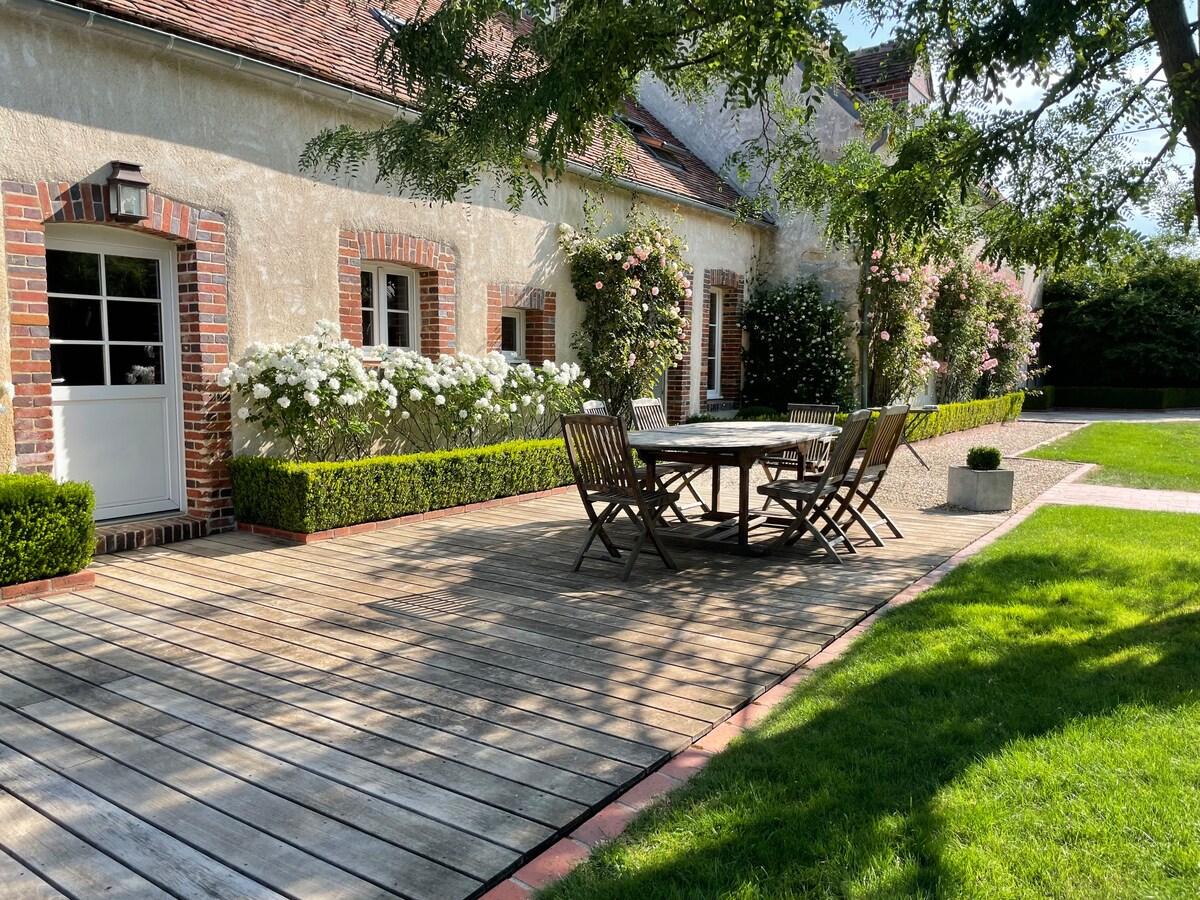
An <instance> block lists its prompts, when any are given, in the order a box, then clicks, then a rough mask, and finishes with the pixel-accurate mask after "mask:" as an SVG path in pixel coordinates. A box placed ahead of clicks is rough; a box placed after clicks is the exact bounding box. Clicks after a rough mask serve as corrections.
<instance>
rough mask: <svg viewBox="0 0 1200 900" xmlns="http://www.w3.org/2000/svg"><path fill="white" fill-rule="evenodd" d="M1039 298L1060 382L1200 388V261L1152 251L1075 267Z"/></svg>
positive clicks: (1045, 352)
mask: <svg viewBox="0 0 1200 900" xmlns="http://www.w3.org/2000/svg"><path fill="white" fill-rule="evenodd" d="M1042 299H1043V304H1044V306H1045V319H1044V323H1045V327H1044V329H1043V332H1042V359H1043V360H1044V361H1045V362H1046V363H1048V364H1049V365H1050V366H1051V368H1052V371H1053V373H1054V381H1055V384H1056V385H1057V386H1059V387H1062V386H1068V385H1088V386H1096V387H1121V388H1163V387H1166V388H1169V387H1177V388H1197V387H1200V353H1197V348H1198V347H1200V258H1196V257H1191V256H1172V255H1169V254H1167V253H1165V252H1163V251H1161V250H1159V249H1156V248H1152V249H1149V250H1147V251H1144V252H1141V253H1138V254H1134V255H1131V256H1125V257H1121V258H1119V259H1118V260H1116V261H1115V262H1114V263H1113V264H1112V265H1106V266H1101V265H1095V266H1087V267H1077V268H1074V269H1070V270H1068V271H1066V272H1063V273H1062V274H1060V275H1058V276H1056V277H1054V278H1052V279H1051V280H1050V281H1049V282H1048V283H1047V284H1046V287H1045V291H1044V293H1043V295H1042ZM1060 402H1062V404H1063V405H1066V404H1065V401H1060Z"/></svg>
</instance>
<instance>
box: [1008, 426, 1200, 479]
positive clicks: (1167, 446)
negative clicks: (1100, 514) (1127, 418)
mask: <svg viewBox="0 0 1200 900" xmlns="http://www.w3.org/2000/svg"><path fill="white" fill-rule="evenodd" d="M1025 455H1026V456H1031V457H1034V458H1036V459H1066V460H1072V461H1074V462H1089V463H1097V464H1098V465H1100V466H1101V468H1100V469H1098V470H1096V471H1094V472H1092V473H1091V475H1090V476H1089V477H1088V480H1089V481H1094V482H1098V483H1100V484H1120V485H1124V486H1126V487H1138V488H1162V489H1164V490H1172V491H1200V424H1182V423H1179V424H1163V425H1154V424H1130V423H1125V422H1097V423H1096V424H1094V425H1088V426H1087V427H1086V428H1081V429H1080V430H1079V431H1076V432H1073V433H1072V434H1070V435H1068V436H1067V437H1065V438H1063V439H1062V440H1059V441H1055V442H1054V443H1053V444H1048V445H1046V446H1045V447H1039V448H1038V449H1037V450H1033V451H1031V452H1030V453H1026V454H1025Z"/></svg>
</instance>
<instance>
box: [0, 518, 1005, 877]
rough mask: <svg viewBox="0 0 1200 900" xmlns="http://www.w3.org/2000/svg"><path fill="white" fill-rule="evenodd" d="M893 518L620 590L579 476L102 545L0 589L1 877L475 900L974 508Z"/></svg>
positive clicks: (943, 541) (753, 689) (950, 542)
mask: <svg viewBox="0 0 1200 900" xmlns="http://www.w3.org/2000/svg"><path fill="white" fill-rule="evenodd" d="M898 519H899V520H900V521H901V522H902V525H903V527H905V528H906V529H907V532H908V534H909V537H908V538H907V539H906V540H902V541H891V542H889V544H888V546H887V547H886V548H883V549H869V550H868V549H866V548H864V552H863V553H861V554H860V555H859V556H858V557H857V558H851V559H850V560H849V562H848V564H847V565H845V566H840V567H839V566H834V565H830V564H828V563H824V562H822V561H821V560H820V558H819V557H818V556H817V555H816V554H814V553H811V552H803V553H794V554H787V555H784V556H777V557H772V558H769V559H745V558H740V557H732V556H728V557H727V556H702V555H700V554H696V553H688V552H682V551H681V552H680V553H679V558H680V562H681V565H682V567H683V570H682V571H681V572H680V573H678V574H676V575H672V574H671V573H668V572H667V571H666V570H665V569H663V568H662V566H661V564H660V563H659V561H658V560H657V558H655V557H653V556H651V555H645V556H644V557H643V559H642V560H640V561H639V563H638V566H637V568H636V570H635V573H634V577H633V579H632V580H631V581H630V582H629V583H627V584H621V583H620V582H619V581H617V580H616V576H617V573H618V571H619V570H618V568H617V567H616V566H612V565H608V564H605V563H603V562H599V561H595V562H593V561H589V562H588V563H586V564H585V566H584V571H583V572H582V573H580V574H572V573H569V572H567V571H566V568H567V564H568V562H569V560H570V559H571V556H572V554H573V552H574V551H575V549H576V547H577V542H578V541H579V540H580V539H581V538H582V534H583V530H584V529H583V525H582V522H583V519H582V514H581V511H580V507H579V501H578V499H577V498H576V497H574V496H562V497H557V498H553V499H548V500H541V501H537V502H532V503H523V504H519V505H515V506H509V507H505V508H501V509H497V510H493V511H481V512H476V513H472V514H470V515H466V516H459V517H453V518H443V519H438V520H434V521H428V522H423V523H420V524H416V525H409V526H404V527H399V528H394V529H391V530H387V531H381V532H377V533H374V534H369V535H362V536H358V537H353V538H342V539H338V540H336V541H329V542H325V543H319V544H313V545H308V546H296V545H283V544H280V543H278V542H274V541H271V540H267V539H264V538H260V537H252V536H248V535H246V534H227V535H220V536H216V537H210V538H205V539H201V540H195V541H190V542H186V543H183V544H174V545H171V546H169V547H165V548H155V549H150V550H143V551H135V552H131V553H126V554H120V555H116V556H110V557H104V558H103V559H102V560H101V561H100V562H98V563H97V571H98V576H99V577H98V582H97V586H96V587H95V588H94V589H89V590H87V591H86V592H84V593H82V594H77V595H73V596H66V597H61V598H56V599H52V600H43V601H34V602H30V603H25V604H21V605H18V606H13V607H8V608H4V609H0V822H2V823H3V826H2V827H0V848H2V849H3V850H5V851H7V854H5V853H0V885H3V891H2V893H3V895H4V896H5V897H6V898H16V897H27V896H28V897H55V896H62V895H66V896H70V897H78V898H95V897H99V896H102V895H103V896H107V897H122V896H125V897H134V896H135V897H139V898H142V897H160V896H161V897H168V896H175V897H223V898H243V897H268V896H269V897H275V896H279V895H283V896H288V897H297V898H301V897H303V898H309V897H338V898H351V897H390V896H394V895H400V896H403V897H409V898H413V900H426V898H430V900H432V898H446V900H451V898H464V897H468V896H470V895H472V894H476V893H479V892H481V891H482V890H483V889H484V888H485V887H486V886H487V885H489V884H490V883H492V882H494V881H495V880H497V879H498V878H499V877H500V876H501V875H503V874H505V873H507V872H508V871H510V870H511V869H512V868H513V867H515V866H516V865H517V864H518V863H519V862H521V861H522V860H523V859H525V858H527V857H528V856H529V855H531V854H532V853H533V852H534V851H535V850H537V849H538V848H540V847H542V846H543V845H545V844H547V843H548V842H549V841H551V840H552V839H554V838H555V837H556V836H557V835H559V834H561V833H563V832H564V831H565V830H568V829H570V828H571V827H573V825H574V824H575V823H576V822H578V821H579V820H580V819H581V818H582V817H584V816H585V815H586V814H587V813H588V811H589V809H591V808H593V807H597V806H599V805H600V804H603V803H604V802H606V801H607V800H608V799H609V798H611V797H613V796H615V795H616V794H617V793H618V792H620V791H621V790H622V789H623V788H625V787H626V786H628V785H629V784H630V783H631V782H633V781H635V780H636V779H638V778H639V777H641V776H642V775H644V774H645V773H646V771H647V770H648V769H653V768H654V767H656V766H658V765H660V764H661V763H662V762H664V761H665V760H666V759H667V758H668V757H669V756H670V755H671V754H673V753H675V752H678V751H679V750H681V749H683V748H684V747H686V746H687V745H689V744H690V743H691V742H692V741H694V740H695V739H696V738H698V737H700V736H701V735H702V734H704V733H705V732H706V731H708V730H709V729H710V728H712V727H713V726H714V725H716V724H718V723H719V722H721V721H722V720H724V719H725V718H726V717H728V716H729V715H730V713H732V712H733V711H734V710H735V709H737V708H738V707H740V706H742V705H744V704H745V703H746V702H747V701H748V700H749V699H751V698H752V697H754V696H756V695H758V694H760V693H762V692H763V691H765V690H767V689H768V688H770V687H771V686H772V685H773V684H775V683H776V682H778V681H779V680H780V679H782V678H784V677H785V676H786V675H788V674H789V673H790V672H791V671H793V670H794V669H795V668H796V667H798V666H799V665H801V664H802V663H803V662H804V661H805V660H806V659H808V658H809V657H810V656H811V655H813V654H814V653H816V652H817V651H818V650H820V649H821V648H822V647H823V646H825V645H826V644H828V643H829V642H830V641H832V640H833V639H834V638H836V637H837V636H838V635H839V634H841V633H842V632H843V631H845V630H846V629H847V628H849V627H851V626H852V625H854V624H855V623H856V622H858V621H859V620H860V619H862V618H863V617H864V616H866V615H867V614H868V613H870V612H871V611H872V610H873V609H874V608H875V607H877V606H878V605H879V604H881V603H883V602H884V601H886V600H887V599H888V598H890V597H891V596H892V595H894V594H895V593H897V592H898V591H899V590H901V589H903V588H904V587H905V586H907V585H908V584H909V583H911V582H912V581H913V580H915V579H916V578H918V577H920V576H921V575H923V574H925V573H926V572H927V571H928V570H929V569H931V568H933V567H934V566H936V565H938V564H939V563H941V562H942V561H943V560H944V559H945V558H946V557H947V556H949V555H950V554H952V553H953V552H954V551H956V550H958V549H960V548H961V547H963V546H965V545H966V544H968V543H970V542H971V541H972V540H973V539H974V538H976V537H978V536H979V535H980V534H982V533H983V532H984V531H986V530H987V529H988V528H990V527H992V526H993V525H995V524H996V522H997V520H996V519H995V518H994V517H985V516H952V515H946V514H942V515H934V514H925V513H920V512H910V513H906V514H901V515H900V516H898ZM805 543H806V542H805Z"/></svg>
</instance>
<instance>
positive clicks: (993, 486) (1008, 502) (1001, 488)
mask: <svg viewBox="0 0 1200 900" xmlns="http://www.w3.org/2000/svg"><path fill="white" fill-rule="evenodd" d="M1000 459H1001V456H1000V451H999V450H997V449H996V448H995V447H973V448H971V450H970V451H969V452H968V453H967V464H966V465H965V466H951V467H950V484H949V490H948V492H947V501H948V502H949V503H950V505H951V506H958V507H961V508H963V509H971V510H975V511H976V512H1001V511H1003V510H1006V509H1012V505H1013V476H1014V474H1015V473H1014V472H1013V470H1012V469H1001V468H1000Z"/></svg>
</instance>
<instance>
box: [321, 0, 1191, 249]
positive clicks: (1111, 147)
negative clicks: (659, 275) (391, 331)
mask: <svg viewBox="0 0 1200 900" xmlns="http://www.w3.org/2000/svg"><path fill="white" fill-rule="evenodd" d="M842 8H852V9H855V10H857V11H859V12H860V13H861V14H863V15H865V16H867V17H869V18H875V19H877V20H879V21H887V22H889V23H895V24H896V25H897V34H898V37H899V38H900V39H901V40H902V41H903V42H906V43H907V44H908V45H910V46H912V47H913V48H914V50H915V52H916V53H918V54H919V55H920V58H921V59H922V60H924V61H926V62H927V64H928V65H929V66H930V67H931V68H932V70H933V71H934V72H935V73H937V75H938V78H937V79H936V81H937V82H938V84H939V97H938V102H937V103H936V104H935V105H934V106H932V107H931V108H930V109H928V110H927V113H926V116H925V120H924V122H923V124H922V125H921V126H920V127H911V128H910V129H909V131H908V133H906V134H903V135H901V134H899V133H898V132H896V131H895V130H889V129H888V128H887V127H885V129H884V131H883V132H882V134H881V135H880V136H879V139H878V140H875V139H874V136H873V135H872V134H871V133H870V131H869V129H868V130H867V131H865V132H864V134H865V135H866V137H867V138H868V139H871V140H873V141H874V143H872V144H870V145H869V146H868V150H871V149H874V150H878V149H880V147H881V146H882V145H883V144H887V145H889V149H890V151H891V152H890V154H888V156H887V163H886V166H887V167H888V169H889V172H890V174H889V177H888V179H887V180H888V181H890V182H891V185H890V189H889V190H890V195H891V196H890V199H888V198H881V202H883V205H884V206H890V207H891V208H892V209H893V210H895V209H902V210H908V209H910V208H913V207H914V204H913V203H911V202H901V201H912V200H913V198H914V197H921V196H922V195H921V194H920V191H921V190H925V189H928V190H927V192H926V194H924V195H923V196H924V198H925V199H924V200H922V202H919V203H916V204H915V207H916V208H917V209H918V210H919V213H920V214H919V215H918V216H916V217H915V222H916V224H917V225H921V223H922V221H924V222H925V224H928V222H929V218H928V217H929V216H930V215H936V214H939V213H940V212H941V211H942V209H943V208H945V209H949V206H947V205H945V202H944V201H945V198H947V197H948V196H951V193H952V192H951V188H953V189H954V190H956V191H957V192H958V194H959V195H960V196H961V197H962V198H963V199H969V200H972V201H973V200H974V197H973V194H974V192H975V191H977V190H979V189H980V186H981V185H982V186H983V189H984V190H985V191H987V192H988V194H990V195H991V199H997V198H999V197H1003V199H1004V202H1003V203H985V204H984V205H983V207H982V208H986V209H988V210H989V211H990V214H989V221H988V222H987V224H988V226H989V227H988V229H987V233H988V234H990V235H992V236H993V251H994V253H995V254H996V255H999V254H1004V255H1006V256H1007V257H1008V258H1009V259H1011V260H1013V261H1027V262H1034V263H1041V264H1045V263H1055V262H1064V261H1070V260H1071V259H1072V258H1079V257H1088V256H1096V255H1104V254H1105V253H1106V252H1108V248H1110V247H1111V246H1112V245H1113V243H1114V241H1115V240H1117V239H1119V236H1120V228H1119V227H1118V226H1119V222H1120V219H1121V216H1122V214H1123V213H1125V212H1128V211H1129V210H1130V209H1131V208H1136V207H1146V206H1147V205H1148V204H1151V203H1152V202H1155V201H1156V198H1157V201H1158V203H1159V208H1160V210H1161V211H1163V213H1164V215H1165V216H1167V217H1173V218H1174V221H1176V222H1177V223H1180V224H1190V223H1191V222H1192V221H1193V220H1194V218H1195V214H1196V208H1197V204H1198V202H1200V201H1198V200H1197V197H1196V194H1195V190H1196V184H1197V180H1196V179H1195V177H1194V173H1184V172H1180V171H1178V170H1176V169H1175V168H1174V166H1173V163H1172V151H1173V150H1174V149H1175V147H1176V146H1177V145H1178V144H1179V142H1180V141H1184V142H1186V143H1188V144H1189V145H1191V146H1192V147H1197V146H1200V82H1198V79H1200V65H1198V55H1197V49H1196V41H1195V30H1196V23H1195V22H1194V21H1192V20H1191V18H1190V17H1189V15H1188V14H1187V11H1186V9H1185V5H1184V2H1183V0H1020V2H1018V0H847V2H844V3H839V2H832V0H762V2H755V3H729V2H727V0H624V2H621V3H609V2H606V0H526V2H508V0H447V2H444V3H440V4H439V3H436V2H428V0H422V2H421V4H420V6H419V7H418V8H417V10H416V12H415V13H414V14H412V15H411V16H409V17H408V19H407V21H405V22H403V23H399V24H397V26H396V28H395V29H394V30H393V33H392V34H391V35H390V37H389V38H388V39H387V40H386V41H385V42H384V44H383V45H382V46H381V48H380V50H379V54H378V63H379V69H380V73H381V77H382V79H383V81H384V83H385V84H386V85H387V86H389V87H390V88H391V89H392V90H394V91H395V92H396V94H397V95H398V96H400V97H401V98H404V99H405V101H406V102H407V103H408V104H409V105H411V107H412V108H413V109H414V110H415V112H414V114H413V115H412V116H409V117H398V118H396V119H395V120H393V121H391V122H389V123H387V124H386V125H384V126H382V127H380V128H377V129H367V130H355V129H353V128H349V127H342V128H337V129H332V130H329V131H326V132H324V133H323V134H321V135H319V136H318V137H317V138H315V139H314V141H313V142H312V143H311V144H310V145H309V147H308V148H307V151H306V153H305V155H304V162H305V164H306V165H308V166H310V167H313V168H315V167H319V166H332V167H334V168H344V167H347V166H355V165H358V164H360V163H363V162H366V161H374V162H375V163H376V164H377V165H378V167H379V171H380V173H381V177H382V178H385V179H387V180H388V181H390V182H391V183H393V184H394V185H395V186H396V187H397V188H399V189H402V190H406V191H410V192H412V193H415V194H417V195H420V196H424V197H428V198H432V199H435V200H442V201H448V200H451V199H453V198H454V197H455V196H457V194H458V193H459V191H461V190H462V189H463V188H464V187H468V186H470V185H472V184H475V183H477V181H478V180H479V178H480V176H481V174H482V172H484V171H485V170H491V171H494V172H498V173H499V174H500V177H501V180H502V183H503V184H504V185H505V186H506V188H507V191H508V200H509V202H510V203H512V204H514V205H516V204H519V203H520V202H521V201H522V200H523V199H524V198H525V197H526V196H529V195H533V196H534V197H541V196H542V195H543V193H544V186H545V184H546V182H547V180H549V179H552V178H554V177H557V175H558V173H561V172H562V171H564V170H565V169H566V168H567V163H568V160H570V159H571V158H572V157H577V156H579V155H582V154H583V153H584V152H585V151H589V150H593V151H594V150H595V148H597V147H599V148H600V149H601V150H602V155H603V158H604V161H605V165H604V168H605V171H607V172H609V173H619V172H620V171H621V168H622V166H623V165H624V160H623V155H622V146H623V142H624V140H626V139H627V138H628V134H627V133H625V131H624V126H622V125H621V124H620V122H619V121H617V120H615V119H614V114H615V113H617V112H619V111H620V110H621V108H622V105H623V103H624V101H625V99H626V98H627V97H629V96H631V95H633V94H635V93H636V90H637V86H638V84H639V83H640V81H641V79H642V77H643V76H644V75H646V74H649V75H651V76H653V77H655V78H658V79H659V80H660V81H662V82H663V83H664V84H665V85H666V86H667V87H668V88H669V89H670V90H672V91H673V92H675V93H676V94H677V95H679V96H681V97H685V98H688V97H691V98H694V97H699V96H703V95H706V94H707V93H709V92H710V91H712V90H713V89H720V90H721V91H722V92H723V96H724V98H725V102H726V104H727V105H728V106H730V107H732V108H734V109H735V110H746V111H752V112H753V113H754V114H755V115H759V116H762V118H763V122H764V126H763V135H762V138H763V139H760V140H758V141H757V142H756V144H755V145H754V146H748V147H747V149H746V151H745V154H744V155H743V156H742V158H741V159H735V160H733V161H732V164H733V170H734V171H737V172H739V173H740V174H742V175H743V176H746V175H747V173H748V172H750V171H751V170H752V168H753V166H752V165H750V163H754V164H755V165H757V166H758V168H759V169H760V170H761V171H767V172H769V173H771V175H772V178H771V180H770V183H768V184H765V185H764V191H765V192H766V194H767V195H768V196H769V200H763V199H762V198H759V202H771V203H776V202H778V203H779V204H781V205H783V206H784V207H787V206H789V205H792V206H796V207H799V208H805V209H811V208H813V207H814V206H815V205H817V201H818V200H819V199H820V198H821V197H822V196H823V194H822V192H823V191H824V192H827V191H828V189H829V188H828V184H827V179H825V178H823V177H819V176H821V172H820V171H818V170H817V169H814V167H813V164H812V162H811V157H812V156H813V152H812V151H813V141H814V138H813V135H812V134H811V133H810V131H809V126H810V123H811V116H812V113H813V110H814V109H815V108H816V105H817V103H818V101H819V98H820V95H821V92H822V91H827V90H836V89H840V88H838V85H839V84H841V83H844V82H845V81H846V74H845V72H846V69H845V61H846V51H845V47H844V44H843V41H842V37H841V35H840V33H839V31H838V28H837V26H836V23H835V20H834V13H835V12H836V11H838V10H840V9H842ZM796 73H799V75H800V79H799V80H800V83H799V85H797V86H794V87H795V88H796V89H795V90H793V92H792V93H791V94H790V95H786V94H785V92H784V91H783V89H782V88H781V85H782V84H783V83H784V81H785V79H787V78H788V77H789V76H793V78H794V76H795V74H796ZM1029 83H1032V84H1034V85H1036V86H1037V88H1038V90H1039V92H1040V95H1041V99H1040V102H1038V103H1037V104H1036V105H1035V106H1034V107H1033V108H1031V109H1000V110H999V111H997V107H996V105H995V104H996V102H997V101H1000V100H1002V99H1003V97H1004V95H1005V92H1006V91H1007V90H1008V89H1010V88H1011V87H1013V86H1014V85H1027V84H1029ZM1147 135H1157V137H1158V140H1159V144H1158V146H1157V147H1156V148H1155V149H1153V150H1152V151H1151V152H1150V153H1149V154H1144V153H1141V152H1138V151H1137V150H1136V149H1135V147H1134V140H1135V138H1136V139H1138V141H1139V147H1140V146H1141V145H1142V144H1144V142H1145V138H1146V136H1147ZM876 145H880V146H876ZM931 154H932V156H931ZM932 160H936V162H937V165H936V166H935V165H933V164H932ZM864 165H865V163H864ZM825 174H826V175H827V174H829V173H828V172H826V173H825ZM776 184H778V190H776ZM930 198H932V199H930ZM984 199H985V200H988V199H989V197H987V196H985V197H984Z"/></svg>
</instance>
